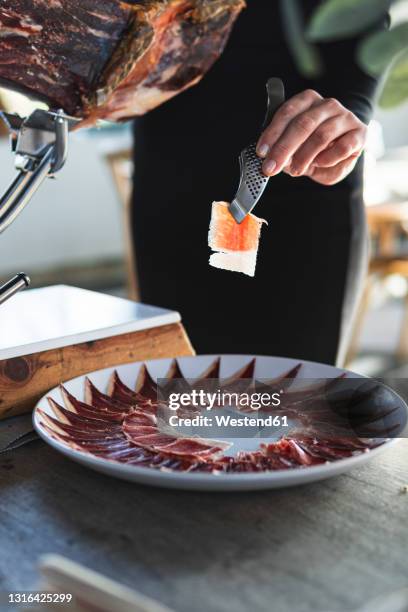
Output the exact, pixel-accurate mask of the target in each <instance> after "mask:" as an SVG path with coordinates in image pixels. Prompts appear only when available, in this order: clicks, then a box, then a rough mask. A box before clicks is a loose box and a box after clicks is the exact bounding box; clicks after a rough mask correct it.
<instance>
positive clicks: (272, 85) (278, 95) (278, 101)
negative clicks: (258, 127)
mask: <svg viewBox="0 0 408 612" xmlns="http://www.w3.org/2000/svg"><path fill="white" fill-rule="evenodd" d="M266 91H267V94H268V108H267V111H266V116H265V120H264V122H263V126H262V131H264V130H265V128H267V127H268V125H269V124H270V122H271V121H272V119H273V117H274V115H275V113H276V111H277V110H279V109H280V107H281V106H282V104H283V103H284V102H285V99H286V97H285V86H284V84H283V81H282V79H276V78H271V79H269V80H268V82H267V84H266Z"/></svg>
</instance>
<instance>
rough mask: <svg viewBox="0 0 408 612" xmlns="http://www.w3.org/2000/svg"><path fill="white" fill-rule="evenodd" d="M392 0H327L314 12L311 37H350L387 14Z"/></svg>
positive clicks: (320, 39) (332, 38)
mask: <svg viewBox="0 0 408 612" xmlns="http://www.w3.org/2000/svg"><path fill="white" fill-rule="evenodd" d="M391 1H392V0H326V2H324V3H323V4H322V5H321V6H319V7H318V8H317V10H316V11H315V12H314V14H313V16H312V18H311V20H310V23H309V26H308V29H307V38H308V40H311V41H314V42H317V41H319V42H323V41H329V40H338V39H342V38H349V37H351V36H354V35H355V34H358V33H359V32H361V31H363V30H366V29H367V28H368V27H370V26H371V25H373V24H374V23H375V22H376V21H378V20H379V19H381V17H382V16H384V15H385V14H386V12H387V11H388V10H389V8H390V6H391Z"/></svg>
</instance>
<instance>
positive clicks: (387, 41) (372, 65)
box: [357, 23, 408, 76]
mask: <svg viewBox="0 0 408 612" xmlns="http://www.w3.org/2000/svg"><path fill="white" fill-rule="evenodd" d="M404 49H408V23H401V24H400V25H397V26H396V27H395V28H393V29H392V30H389V31H388V32H378V33H376V34H372V35H371V36H368V37H367V38H366V39H365V40H364V41H363V42H362V43H361V45H360V47H359V49H358V54H357V57H358V61H359V63H360V65H361V66H362V68H364V69H365V70H366V71H367V72H369V73H370V74H372V75H373V76H380V75H381V74H382V73H383V72H384V71H385V70H386V69H387V68H388V66H389V65H390V64H391V62H392V61H393V60H394V59H395V57H396V56H397V55H398V54H399V53H401V52H402V51H404Z"/></svg>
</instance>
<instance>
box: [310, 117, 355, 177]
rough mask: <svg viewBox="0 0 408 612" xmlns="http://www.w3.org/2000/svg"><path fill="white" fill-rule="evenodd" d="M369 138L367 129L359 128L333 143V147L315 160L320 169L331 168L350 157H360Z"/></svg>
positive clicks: (314, 162)
mask: <svg viewBox="0 0 408 612" xmlns="http://www.w3.org/2000/svg"><path fill="white" fill-rule="evenodd" d="M366 138H367V128H366V127H365V126H364V128H359V129H357V130H352V131H351V132H348V133H347V134H345V135H344V136H342V137H341V138H338V139H337V140H335V141H334V142H333V146H331V147H330V148H329V149H327V150H325V151H323V152H322V153H320V154H319V155H317V156H316V158H315V159H314V160H313V164H314V165H315V166H317V167H319V168H331V167H333V166H336V165H337V164H338V163H339V162H340V161H343V160H345V159H348V158H349V157H359V156H360V154H361V152H362V151H363V149H364V145H365V142H366Z"/></svg>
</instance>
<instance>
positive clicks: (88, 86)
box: [0, 0, 244, 124]
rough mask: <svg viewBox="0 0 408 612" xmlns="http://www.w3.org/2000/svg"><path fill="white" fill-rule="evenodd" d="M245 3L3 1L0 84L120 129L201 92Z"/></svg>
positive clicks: (229, 0)
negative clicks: (182, 95) (188, 92)
mask: <svg viewBox="0 0 408 612" xmlns="http://www.w3.org/2000/svg"><path fill="white" fill-rule="evenodd" d="M243 7H244V0H140V1H135V0H98V2H95V0H52V1H51V0H50V1H49V2H46V1H45V0H2V2H1V5H0V83H1V84H2V85H4V86H6V87H9V88H11V89H15V90H18V91H21V92H23V93H25V94H26V95H29V96H31V97H33V98H35V99H39V100H43V101H45V102H46V103H48V104H49V105H50V106H51V107H53V108H62V109H64V111H65V112H66V113H68V114H70V115H75V116H77V117H84V118H86V120H87V122H88V123H89V124H92V123H94V122H95V120H96V119H98V118H100V119H109V120H112V121H118V120H123V119H127V118H129V117H133V116H134V115H142V114H143V113H146V112H147V111H149V110H151V109H153V108H155V107H156V106H158V105H159V104H161V103H162V102H165V101H166V100H168V99H169V98H171V97H173V96H174V95H176V94H177V93H179V92H181V91H183V90H184V89H186V88H187V87H190V86H191V85H194V84H195V83H197V81H199V80H200V78H201V77H202V76H203V75H204V74H205V73H206V72H207V70H208V69H209V68H210V67H211V66H212V64H213V63H214V61H215V60H216V59H217V58H218V57H219V56H220V54H221V53H222V51H223V49H224V46H225V43H226V42H227V39H228V36H229V33H230V31H231V27H232V25H233V23H234V21H235V19H236V17H237V16H238V14H239V12H240V11H241V9H242V8H243Z"/></svg>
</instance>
